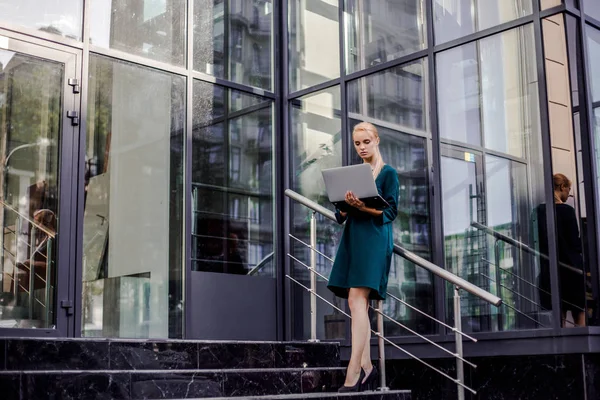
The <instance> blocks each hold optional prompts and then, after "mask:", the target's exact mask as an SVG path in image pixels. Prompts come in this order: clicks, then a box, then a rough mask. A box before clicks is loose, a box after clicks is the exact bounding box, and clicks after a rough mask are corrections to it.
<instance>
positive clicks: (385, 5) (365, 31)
mask: <svg viewBox="0 0 600 400" xmlns="http://www.w3.org/2000/svg"><path fill="white" fill-rule="evenodd" d="M424 7H425V6H424V4H423V0H401V1H394V0H378V1H369V0H344V19H345V21H344V23H345V26H346V27H347V29H346V53H345V55H346V71H347V72H348V73H351V72H354V71H359V70H362V69H365V68H368V67H370V66H373V65H376V64H381V63H383V62H386V61H390V60H394V59H396V58H398V57H401V56H403V55H406V54H410V53H412V52H415V51H418V50H421V49H424V48H425V47H426V46H427V37H426V32H427V29H426V26H425V8H424Z"/></svg>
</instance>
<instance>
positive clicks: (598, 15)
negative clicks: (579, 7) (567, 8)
mask: <svg viewBox="0 0 600 400" xmlns="http://www.w3.org/2000/svg"><path fill="white" fill-rule="evenodd" d="M583 7H585V13H586V14H587V15H589V16H590V17H592V18H595V19H597V20H599V21H600V3H598V2H597V1H596V0H583Z"/></svg>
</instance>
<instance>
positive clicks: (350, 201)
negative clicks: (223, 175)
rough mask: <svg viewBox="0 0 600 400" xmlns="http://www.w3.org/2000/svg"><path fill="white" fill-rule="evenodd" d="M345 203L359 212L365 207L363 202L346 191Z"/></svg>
mask: <svg viewBox="0 0 600 400" xmlns="http://www.w3.org/2000/svg"><path fill="white" fill-rule="evenodd" d="M345 200H346V203H348V204H349V205H351V206H352V207H354V208H357V209H359V210H362V209H363V208H364V207H365V203H364V202H363V201H361V200H360V199H359V198H357V197H356V196H355V195H354V193H352V192H350V191H348V192H346V199H345Z"/></svg>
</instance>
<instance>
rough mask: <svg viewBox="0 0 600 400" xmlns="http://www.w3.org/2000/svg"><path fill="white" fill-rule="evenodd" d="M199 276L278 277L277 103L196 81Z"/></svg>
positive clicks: (195, 253) (195, 263)
mask: <svg viewBox="0 0 600 400" xmlns="http://www.w3.org/2000/svg"><path fill="white" fill-rule="evenodd" d="M193 121H194V130H193V139H192V140H193V141H192V146H193V147H192V187H193V192H192V193H193V205H192V206H193V210H192V211H193V225H192V240H191V242H192V270H194V271H204V272H218V273H228V274H239V275H246V274H251V275H255V276H270V277H275V272H276V271H275V263H274V262H273V261H272V257H270V254H271V253H272V252H273V235H274V232H273V227H274V219H273V212H274V208H273V126H272V124H273V102H272V101H271V100H269V99H266V98H262V97H259V96H253V95H250V94H246V93H242V92H239V91H237V90H233V89H225V88H222V87H220V86H217V85H213V84H210V83H207V82H202V81H194V113H193Z"/></svg>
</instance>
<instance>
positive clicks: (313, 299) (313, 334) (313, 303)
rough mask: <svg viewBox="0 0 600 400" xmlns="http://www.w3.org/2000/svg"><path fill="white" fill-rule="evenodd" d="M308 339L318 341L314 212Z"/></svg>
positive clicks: (314, 218) (311, 223)
mask: <svg viewBox="0 0 600 400" xmlns="http://www.w3.org/2000/svg"><path fill="white" fill-rule="evenodd" d="M310 247H311V250H310V292H311V293H310V340H309V342H318V341H319V339H317V296H316V293H317V274H316V273H315V272H316V271H317V253H316V252H315V249H316V248H317V218H316V212H315V211H312V212H311V214H310Z"/></svg>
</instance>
